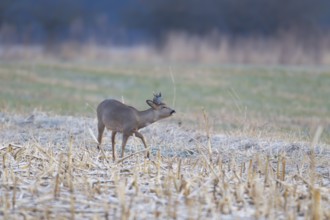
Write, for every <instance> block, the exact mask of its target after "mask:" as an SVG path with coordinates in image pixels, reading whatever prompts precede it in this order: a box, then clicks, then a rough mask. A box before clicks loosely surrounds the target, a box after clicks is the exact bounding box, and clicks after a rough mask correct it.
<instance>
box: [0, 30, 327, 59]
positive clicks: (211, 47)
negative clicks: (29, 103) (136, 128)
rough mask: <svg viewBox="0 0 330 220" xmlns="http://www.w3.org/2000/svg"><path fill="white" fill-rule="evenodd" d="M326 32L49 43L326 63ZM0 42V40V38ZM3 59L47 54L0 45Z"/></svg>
mask: <svg viewBox="0 0 330 220" xmlns="http://www.w3.org/2000/svg"><path fill="white" fill-rule="evenodd" d="M329 36H330V33H326V32H325V33H315V34H314V35H313V34H312V33H310V34H309V35H308V36H306V34H305V33H303V34H302V33H295V32H294V31H287V32H280V33H278V34H277V35H274V36H270V37H262V36H253V35H252V36H245V37H232V36H230V35H226V34H220V33H217V32H214V33H210V34H208V35H206V36H205V37H199V36H194V35H188V34H185V33H180V32H173V33H169V34H168V35H167V37H166V38H165V40H164V42H163V44H162V45H161V46H155V45H153V44H152V43H148V42H146V43H144V44H137V45H134V46H118V45H114V44H112V43H111V40H110V41H109V43H108V45H107V46H105V45H99V44H97V43H95V42H93V41H90V42H85V43H78V42H75V41H68V42H64V43H62V44H60V45H56V46H54V48H56V51H52V52H53V53H55V54H56V57H60V58H61V59H63V60H67V59H70V60H77V59H78V60H79V61H91V60H93V61H104V62H111V63H113V62H125V63H127V62H128V63H132V62H148V63H150V62H152V63H162V62H167V63H168V62H172V63H182V62H188V63H190V62H193V63H196V62H198V63H204V64H214V63H221V64H254V65H283V64H284V65H329V64H330V41H329V39H330V37H329ZM0 43H1V42H0ZM53 55H54V54H53ZM0 57H1V58H3V59H6V58H7V59H13V58H14V59H17V58H18V57H20V58H24V59H30V60H32V61H35V60H51V59H53V56H52V54H50V53H47V52H45V50H44V48H43V47H41V46H34V45H27V46H26V45H25V46H21V45H1V44H0Z"/></svg>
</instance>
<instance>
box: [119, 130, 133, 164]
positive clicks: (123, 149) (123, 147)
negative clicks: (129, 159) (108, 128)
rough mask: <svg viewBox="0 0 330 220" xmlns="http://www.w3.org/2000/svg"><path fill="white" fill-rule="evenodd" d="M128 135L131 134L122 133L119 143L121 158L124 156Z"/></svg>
mask: <svg viewBox="0 0 330 220" xmlns="http://www.w3.org/2000/svg"><path fill="white" fill-rule="evenodd" d="M129 136H131V135H130V134H127V133H123V142H122V144H121V158H124V152H125V146H126V143H127V140H128V138H129Z"/></svg>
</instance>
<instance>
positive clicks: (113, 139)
mask: <svg viewBox="0 0 330 220" xmlns="http://www.w3.org/2000/svg"><path fill="white" fill-rule="evenodd" d="M116 134H117V132H115V131H113V132H112V134H111V144H112V160H113V161H115V160H116V142H115V140H116Z"/></svg>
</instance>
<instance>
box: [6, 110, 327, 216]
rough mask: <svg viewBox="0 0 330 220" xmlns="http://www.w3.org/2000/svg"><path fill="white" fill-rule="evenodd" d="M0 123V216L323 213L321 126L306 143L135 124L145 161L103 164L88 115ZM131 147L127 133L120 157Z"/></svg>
mask: <svg viewBox="0 0 330 220" xmlns="http://www.w3.org/2000/svg"><path fill="white" fill-rule="evenodd" d="M205 118H206V119H207V115H206V114H205ZM0 121H1V124H0V138H1V143H0V152H1V153H0V154H1V158H0V165H1V167H2V169H1V172H0V184H1V187H0V195H1V196H0V218H5V219H22V218H23V219H68V218H71V219H83V218H84V219H118V218H121V219H169V218H171V219H172V218H173V219H206V218H207V219H220V218H228V219H232V218H245V219H256V218H267V219H299V218H300V219H329V218H330V211H329V210H330V200H329V198H330V176H329V173H330V170H329V167H330V164H329V161H330V149H329V146H328V145H322V144H319V143H318V140H319V138H320V135H322V129H318V131H317V132H316V134H315V137H314V139H313V140H312V141H311V143H287V142H283V141H279V140H278V141H269V140H263V139H251V138H243V137H238V136H221V135H213V134H212V133H211V132H210V131H209V130H208V129H206V131H207V132H203V131H201V132H197V131H191V130H188V129H184V128H182V127H180V126H178V125H175V124H168V122H166V121H163V122H159V123H156V124H154V125H151V126H149V127H147V128H145V129H144V130H143V131H142V132H143V133H144V134H145V136H146V138H147V139H148V143H149V145H150V147H151V152H152V157H151V160H145V159H144V156H143V153H141V154H135V155H134V156H132V157H129V158H127V159H126V160H124V161H122V162H119V163H118V162H117V163H113V162H112V158H111V155H112V154H111V151H110V148H111V147H110V143H109V142H110V141H109V137H110V136H109V133H106V134H107V135H106V137H105V141H104V143H105V145H103V146H104V150H105V151H104V152H105V154H102V153H101V152H99V151H97V150H96V144H95V143H94V141H93V138H92V137H91V135H90V134H89V129H90V128H92V130H93V132H94V133H96V129H95V128H96V122H95V120H93V119H91V118H78V117H64V116H55V115H53V116H48V115H45V114H43V113H36V114H34V115H32V116H30V117H26V118H24V117H23V116H19V115H12V114H4V113H2V114H1V115H0ZM164 131H165V132H164ZM209 147H210V148H209ZM141 149H143V146H142V144H141V143H140V142H139V141H138V140H136V139H135V138H131V139H130V141H129V143H128V146H127V148H126V151H127V152H126V154H127V155H129V154H131V153H135V152H138V151H139V150H141ZM117 150H118V151H119V147H117ZM209 151H211V157H210V155H209V153H210V152H209Z"/></svg>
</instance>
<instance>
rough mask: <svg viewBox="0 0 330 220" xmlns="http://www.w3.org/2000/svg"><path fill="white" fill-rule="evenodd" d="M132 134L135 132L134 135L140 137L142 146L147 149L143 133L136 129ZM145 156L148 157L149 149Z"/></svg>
mask: <svg viewBox="0 0 330 220" xmlns="http://www.w3.org/2000/svg"><path fill="white" fill-rule="evenodd" d="M134 134H135V136H136V137H138V138H140V139H141V141H142V143H143V145H144V147H145V148H146V149H147V148H148V147H147V144H146V141H145V140H144V137H143V135H142V134H141V133H140V132H138V131H135V132H134ZM147 158H149V150H148V151H147Z"/></svg>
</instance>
